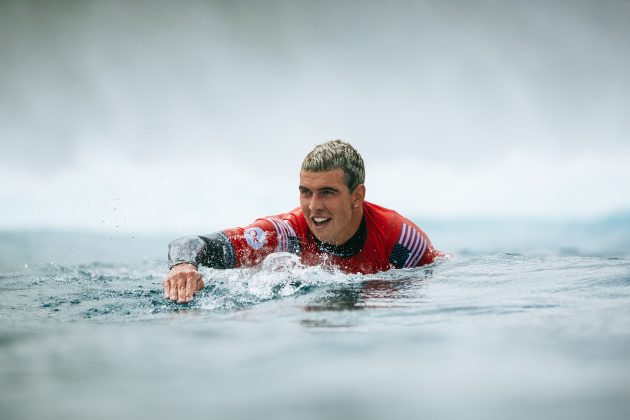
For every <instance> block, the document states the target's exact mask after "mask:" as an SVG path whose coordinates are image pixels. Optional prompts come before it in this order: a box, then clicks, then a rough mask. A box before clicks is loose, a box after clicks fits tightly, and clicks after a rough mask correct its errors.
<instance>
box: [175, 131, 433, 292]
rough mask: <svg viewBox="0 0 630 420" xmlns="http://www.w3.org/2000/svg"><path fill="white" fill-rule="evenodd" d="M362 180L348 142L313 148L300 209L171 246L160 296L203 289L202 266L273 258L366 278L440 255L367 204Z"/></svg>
mask: <svg viewBox="0 0 630 420" xmlns="http://www.w3.org/2000/svg"><path fill="white" fill-rule="evenodd" d="M364 180H365V167H364V164H363V158H361V155H359V153H358V152H357V151H356V150H355V149H354V148H353V147H352V146H351V145H350V144H348V143H345V142H343V141H340V140H334V141H330V142H327V143H323V144H320V145H318V146H316V147H315V148H314V149H313V150H312V151H311V152H310V153H309V154H308V155H306V158H305V159H304V162H303V163H302V168H301V170H300V185H299V191H300V207H298V208H296V209H294V210H291V211H290V212H288V213H283V214H278V215H274V216H267V217H263V218H260V219H258V220H256V221H255V222H254V223H252V224H251V225H249V226H246V227H237V228H233V229H226V230H222V231H220V232H216V233H213V234H209V235H202V236H187V237H183V238H179V239H176V240H174V241H172V242H171V243H170V245H169V253H168V264H169V268H170V270H171V271H170V273H169V275H168V277H167V278H166V279H165V280H164V297H165V298H167V299H170V300H173V301H177V302H180V303H182V302H189V301H190V300H191V299H192V298H193V295H194V294H195V293H196V292H197V291H199V290H201V289H202V288H203V287H204V282H203V280H202V277H201V274H200V273H199V271H198V270H197V267H198V266H199V265H203V266H207V267H212V268H220V269H227V268H239V267H251V266H254V265H256V264H258V263H260V262H261V261H262V260H263V259H264V258H265V257H266V256H268V255H269V254H271V253H274V252H290V253H293V254H296V255H299V256H300V259H301V262H302V263H303V264H305V265H318V264H322V265H329V266H334V267H337V268H338V269H340V270H342V271H343V272H346V273H363V274H369V273H376V272H379V271H385V270H389V269H393V268H412V267H419V266H421V265H425V264H430V263H432V262H433V261H434V260H435V259H436V258H437V257H439V256H442V255H443V254H442V253H441V252H440V251H437V250H436V249H434V248H433V246H432V245H431V241H430V240H429V238H428V236H427V235H426V234H425V233H424V232H423V231H422V230H421V229H420V228H418V226H416V225H415V224H414V223H413V222H411V221H410V220H409V219H406V218H405V217H403V216H401V215H400V214H398V213H396V212H395V211H393V210H389V209H386V208H383V207H381V206H378V205H376V204H372V203H369V202H367V201H365V185H364Z"/></svg>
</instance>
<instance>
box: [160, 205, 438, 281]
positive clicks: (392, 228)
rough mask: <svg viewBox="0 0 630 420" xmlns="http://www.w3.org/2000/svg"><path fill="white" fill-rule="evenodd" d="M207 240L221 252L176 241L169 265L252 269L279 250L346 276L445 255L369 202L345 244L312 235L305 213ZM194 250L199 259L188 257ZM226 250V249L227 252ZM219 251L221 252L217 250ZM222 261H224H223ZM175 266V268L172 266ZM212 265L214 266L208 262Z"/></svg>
mask: <svg viewBox="0 0 630 420" xmlns="http://www.w3.org/2000/svg"><path fill="white" fill-rule="evenodd" d="M197 238H201V239H202V240H203V241H204V242H205V243H206V245H212V244H210V241H215V242H216V241H219V242H221V246H220V247H217V246H216V243H215V249H219V251H218V252H219V253H220V252H222V253H223V255H222V256H216V255H210V254H212V253H211V252H209V251H207V250H205V251H199V250H196V249H195V247H194V246H191V245H190V243H188V244H186V245H185V246H184V248H186V249H185V250H184V251H185V252H183V253H182V252H179V251H178V250H177V249H173V246H174V245H173V244H174V243H177V244H175V248H176V247H177V245H178V244H179V245H181V244H182V240H183V239H185V238H182V240H179V241H178V240H176V241H173V243H171V251H170V252H169V262H170V263H171V264H172V265H175V264H178V263H180V262H191V263H194V264H200V263H201V264H204V259H205V260H213V261H218V262H217V263H211V264H209V265H210V266H217V267H218V266H221V267H219V268H232V267H248V266H253V265H256V264H258V263H259V262H261V261H262V260H263V259H264V258H265V257H266V256H267V255H269V254H271V253H273V252H291V253H294V254H297V255H299V256H300V259H301V261H302V263H303V264H305V265H318V264H323V265H331V266H335V267H338V268H339V269H340V270H342V271H344V272H346V273H363V274H369V273H376V272H379V271H385V270H388V269H392V268H411V267H418V266H421V265H424V264H430V263H432V262H433V261H434V260H435V258H436V257H438V256H440V255H442V253H441V252H439V251H437V250H435V249H434V248H433V246H432V245H431V241H430V240H429V238H428V236H427V235H426V234H425V233H424V232H423V231H422V230H421V229H420V228H418V226H416V225H415V224H414V223H413V222H411V221H410V220H408V219H406V218H405V217H403V216H401V215H400V214H398V213H397V212H395V211H393V210H389V209H386V208H383V207H380V206H378V205H376V204H372V203H369V202H364V203H363V220H362V222H361V226H360V228H359V230H358V231H357V233H356V234H355V235H354V236H353V237H352V238H351V239H350V240H349V241H348V242H347V243H346V244H343V245H341V246H332V245H330V244H326V243H323V242H320V241H319V240H318V239H317V238H315V236H314V235H313V234H312V233H311V231H310V230H309V228H308V225H307V223H306V219H305V217H304V214H303V213H302V210H301V209H300V208H296V209H294V210H292V211H290V212H289V213H283V214H279V215H275V216H268V217H263V218H260V219H258V220H256V221H255V222H254V223H252V224H251V225H249V226H246V227H244V228H240V227H239V228H234V229H227V230H224V231H222V232H219V233H218V234H215V235H213V236H212V237H209V236H208V237H197ZM191 250H192V251H193V253H194V254H195V256H194V260H195V261H194V262H193V261H192V259H193V258H191V257H190V256H189V257H186V255H184V254H186V252H188V253H189V254H190V252H191ZM221 250H222V251H221ZM214 253H215V254H216V253H217V252H216V251H215V252H214ZM219 257H220V258H219ZM172 265H171V266H172ZM204 265H208V264H204Z"/></svg>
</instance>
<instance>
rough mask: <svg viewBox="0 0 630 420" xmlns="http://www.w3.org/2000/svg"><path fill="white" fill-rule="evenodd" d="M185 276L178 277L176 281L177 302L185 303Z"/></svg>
mask: <svg viewBox="0 0 630 420" xmlns="http://www.w3.org/2000/svg"><path fill="white" fill-rule="evenodd" d="M186 280H187V277H186V276H180V277H179V278H178V279H177V302H178V303H183V302H186Z"/></svg>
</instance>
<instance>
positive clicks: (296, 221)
mask: <svg viewBox="0 0 630 420" xmlns="http://www.w3.org/2000/svg"><path fill="white" fill-rule="evenodd" d="M255 223H256V224H265V225H267V226H269V227H271V228H273V229H274V230H275V231H276V232H278V233H279V234H285V235H288V236H295V235H296V234H297V233H299V232H300V231H302V230H303V225H304V226H305V225H306V220H305V219H304V215H303V213H302V209H300V208H299V207H298V208H295V209H293V210H291V211H289V212H286V213H280V214H274V215H270V216H264V217H261V218H259V219H258V220H256V222H255Z"/></svg>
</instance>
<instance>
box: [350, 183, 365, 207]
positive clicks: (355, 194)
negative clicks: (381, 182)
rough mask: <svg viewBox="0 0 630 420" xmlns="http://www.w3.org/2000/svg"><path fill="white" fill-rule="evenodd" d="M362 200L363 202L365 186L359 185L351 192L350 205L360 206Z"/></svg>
mask: <svg viewBox="0 0 630 420" xmlns="http://www.w3.org/2000/svg"><path fill="white" fill-rule="evenodd" d="M363 200H365V184H359V185H357V187H356V188H355V189H354V191H352V205H353V206H360V205H362V204H363Z"/></svg>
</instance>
